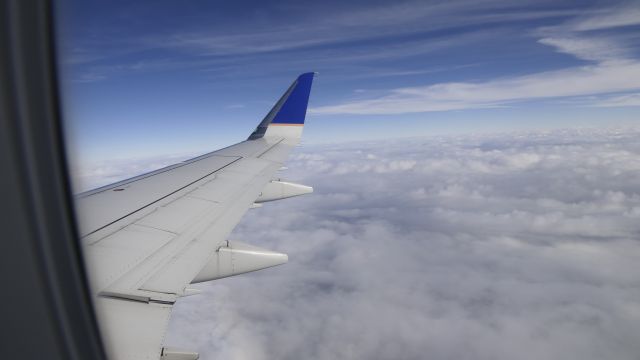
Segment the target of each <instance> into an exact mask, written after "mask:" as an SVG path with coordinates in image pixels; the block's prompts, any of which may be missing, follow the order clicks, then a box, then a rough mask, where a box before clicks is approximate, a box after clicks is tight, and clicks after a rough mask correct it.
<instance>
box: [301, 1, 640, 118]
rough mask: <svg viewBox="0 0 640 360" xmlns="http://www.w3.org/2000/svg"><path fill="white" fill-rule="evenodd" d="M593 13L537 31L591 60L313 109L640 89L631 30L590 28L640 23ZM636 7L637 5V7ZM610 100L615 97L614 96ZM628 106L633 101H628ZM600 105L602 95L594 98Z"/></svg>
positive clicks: (404, 107)
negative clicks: (626, 32)
mask: <svg viewBox="0 0 640 360" xmlns="http://www.w3.org/2000/svg"><path fill="white" fill-rule="evenodd" d="M617 11H618V12H615V13H612V12H609V13H607V14H605V15H602V16H603V17H602V18H601V17H600V15H589V17H588V18H586V19H583V20H581V21H580V22H571V23H567V24H561V25H558V26H553V27H545V28H541V29H538V30H537V31H536V32H535V35H536V36H539V40H538V43H540V44H542V45H547V46H551V47H553V48H554V49H555V51H557V52H559V53H563V54H567V55H570V56H572V57H574V58H576V59H579V60H583V61H587V62H589V63H590V64H586V65H580V66H573V67H568V68H564V69H560V70H553V71H543V72H538V73H533V74H528V75H523V76H522V75H521V76H511V77H503V78H499V79H496V80H489V81H484V82H460V83H438V84H434V85H429V86H421V87H405V88H396V89H392V90H390V91H389V92H388V93H387V94H386V95H383V96H381V97H377V98H372V99H361V100H355V101H349V102H345V103H342V104H337V105H327V106H319V107H315V108H313V109H311V112H312V113H314V114H319V115H322V114H403V113H419V112H429V111H446V110H459V109H477V108H490V107H498V106H505V105H508V104H511V103H513V102H518V101H529V100H541V99H552V98H563V97H575V96H585V95H600V94H611V93H616V92H629V91H635V90H638V89H640V85H639V84H640V61H638V59H636V58H634V57H633V56H632V55H631V54H632V51H631V50H632V44H631V40H633V39H631V40H629V38H630V37H629V36H628V35H624V34H618V35H611V34H608V35H593V34H591V33H589V34H585V33H584V31H585V30H595V29H597V30H602V29H612V28H618V27H622V26H627V25H634V24H637V22H632V21H631V20H630V18H629V17H628V16H626V15H624V14H623V13H625V12H626V11H627V10H626V9H618V10H617ZM633 11H636V10H635V9H632V12H633ZM636 12H637V11H636ZM608 104H609V106H613V105H614V104H615V103H613V102H608ZM626 104H627V106H628V105H629V102H627V103H626ZM591 105H593V106H599V103H598V100H597V99H596V101H595V102H594V103H593V104H591Z"/></svg>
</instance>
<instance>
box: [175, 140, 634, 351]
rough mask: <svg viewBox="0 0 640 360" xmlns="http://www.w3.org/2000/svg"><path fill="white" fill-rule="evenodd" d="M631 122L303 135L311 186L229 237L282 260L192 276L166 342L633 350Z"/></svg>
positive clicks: (296, 174)
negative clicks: (370, 136) (365, 137)
mask: <svg viewBox="0 0 640 360" xmlns="http://www.w3.org/2000/svg"><path fill="white" fill-rule="evenodd" d="M639 135H640V131H637V130H629V129H621V130H606V131H601V130H599V131H596V130H566V131H553V132H544V133H519V134H505V135H493V136H490V135H485V136H464V137H440V138H427V139H413V140H399V141H385V142H368V143H360V144H342V145H331V146H318V147H314V148H307V149H303V150H302V151H303V152H301V153H298V154H296V155H294V156H293V157H292V160H291V162H290V163H289V164H288V167H289V168H290V170H288V173H284V174H283V176H285V177H287V178H289V179H292V180H294V181H300V182H303V183H308V184H310V185H313V186H314V187H315V190H316V192H315V193H314V194H312V195H309V196H305V197H302V198H298V199H295V200H294V199H291V200H287V201H282V202H277V203H272V204H267V205H265V206H264V207H263V208H261V209H258V210H252V211H251V212H250V213H249V214H248V215H247V217H246V218H245V220H244V221H243V223H242V224H241V225H240V226H239V227H238V228H237V229H236V231H235V232H234V234H233V238H237V239H242V240H243V241H248V242H251V243H254V244H256V245H258V246H264V247H267V248H272V249H277V250H280V251H284V252H287V253H288V254H289V255H290V261H289V263H288V264H286V265H284V266H281V267H278V268H274V269H270V270H265V271H262V272H257V273H254V274H250V275H243V276H239V277H236V278H229V279H224V280H220V281H215V282H212V283H209V284H203V285H201V286H200V287H201V288H202V289H203V290H204V294H202V295H198V296H194V297H189V298H185V299H182V300H180V302H179V303H178V305H177V306H176V308H175V311H174V313H173V319H172V324H171V328H170V332H169V335H168V343H169V344H171V345H175V346H179V347H185V348H193V349H198V350H199V351H200V352H201V354H202V358H203V359H215V358H232V359H243V358H251V359H300V358H311V359H335V358H340V359H342V358H352V359H370V358H405V359H423V358H430V359H452V358H455V359H492V360H499V359H514V358H517V359H540V358H548V359H559V358H568V359H601V358H604V357H607V358H615V359H635V358H636V357H637V354H638V353H640V345H639V344H638V342H637V341H636V334H637V333H638V332H640V301H639V300H638V299H640V281H639V280H638V276H637V274H638V273H639V271H640V265H638V264H639V263H638V258H639V257H640V243H638V238H637V234H638V233H640V187H639V185H638V184H640V156H639V155H640V145H639V144H638V142H637V137H638V136H639Z"/></svg>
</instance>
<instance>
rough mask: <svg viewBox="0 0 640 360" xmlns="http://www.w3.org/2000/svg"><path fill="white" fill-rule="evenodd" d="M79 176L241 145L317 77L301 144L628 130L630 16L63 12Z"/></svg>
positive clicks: (87, 6)
mask: <svg viewBox="0 0 640 360" xmlns="http://www.w3.org/2000/svg"><path fill="white" fill-rule="evenodd" d="M58 13H59V17H58V26H59V39H60V42H59V47H60V51H59V54H60V67H61V69H62V71H63V72H62V74H63V76H62V87H63V96H64V104H65V106H64V111H65V118H66V121H67V129H68V132H69V138H70V140H71V141H70V145H71V146H70V152H71V153H72V155H73V156H74V157H75V158H79V160H80V161H81V162H91V161H98V160H105V159H110V158H127V157H142V156H153V155H158V154H175V153H190V152H192V153H196V152H202V151H208V150H213V149H216V148H219V147H222V146H225V145H228V144H231V143H234V142H237V141H239V140H242V139H244V138H246V136H247V135H248V134H249V133H250V132H251V131H252V129H253V128H254V127H255V126H256V124H258V122H259V121H260V120H261V119H262V117H263V116H264V115H265V114H266V113H267V112H268V111H269V109H270V107H271V106H272V104H273V103H274V102H275V101H276V100H277V98H278V97H279V96H280V95H281V93H282V92H283V91H284V90H285V89H286V88H287V87H288V85H289V84H290V82H291V81H293V79H294V78H295V77H296V76H297V75H298V74H299V73H302V72H306V71H317V72H319V76H317V78H316V81H315V84H314V87H313V89H312V95H311V100H310V108H311V109H310V114H309V115H308V119H307V121H308V122H307V126H306V129H305V136H304V141H305V142H307V143H326V142H336V141H350V140H363V139H374V138H387V137H402V136H414V135H430V134H445V133H476V132H497V131H511V130H521V129H546V128H554V127H576V126H578V127H582V126H587V127H592V126H597V127H601V126H604V127H610V126H629V125H631V126H634V125H637V124H638V121H639V120H638V114H640V56H639V55H640V52H639V51H638V50H639V49H640V35H639V34H640V31H638V30H640V6H639V5H638V3H637V2H612V1H582V2H568V1H531V2H527V1H519V2H511V1H492V0H489V1H441V2H427V1H419V2H411V1H404V2H403V1H400V2H397V1H393V2H376V1H362V2H357V1H353V2H347V3H346V2H340V1H335V2H331V1H323V2H313V1H309V2H305V1H280V2H259V1H254V2H252V1H234V2H209V1H196V0H193V1H188V2H184V1H182V2H179V1H149V2H145V1H138V2H128V1H112V2H97V1H65V2H60V3H59V11H58Z"/></svg>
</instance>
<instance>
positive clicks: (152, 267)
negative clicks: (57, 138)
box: [76, 73, 314, 359]
mask: <svg viewBox="0 0 640 360" xmlns="http://www.w3.org/2000/svg"><path fill="white" fill-rule="evenodd" d="M313 75H314V74H313V73H306V74H302V75H300V76H299V77H298V78H297V79H296V81H295V82H294V83H293V84H292V85H291V86H290V87H289V89H288V90H287V91H286V92H285V94H284V95H283V96H282V98H281V99H280V100H279V101H278V102H277V103H276V105H275V106H274V107H273V109H272V110H271V111H270V112H269V114H268V115H267V116H266V117H265V119H264V120H263V121H262V122H261V123H260V124H259V125H258V127H257V128H256V130H255V131H254V132H253V133H252V134H251V136H250V137H249V139H247V140H246V141H243V142H241V143H238V144H236V145H233V146H230V147H227V148H224V149H222V150H218V151H215V152H212V153H209V154H205V155H202V156H199V157H197V158H194V159H191V160H188V161H185V162H182V163H179V164H175V165H172V166H169V167H166V168H163V169H160V170H157V171H154V172H151V173H148V174H144V175H141V176H137V177H135V178H132V179H128V180H125V181H121V182H119V183H116V184H112V185H109V186H105V187H102V188H99V189H96V190H93V191H89V192H86V193H83V194H80V195H78V197H77V201H76V211H77V213H78V222H79V228H80V232H81V236H82V242H83V244H84V248H85V258H86V264H87V268H88V270H89V275H90V280H91V285H92V288H93V290H94V293H95V305H96V309H97V312H98V318H99V321H100V326H101V330H102V334H103V338H104V340H105V344H106V348H107V350H108V351H109V355H110V357H111V358H112V359H160V358H162V359H196V358H197V353H195V352H188V351H179V350H174V349H169V348H166V347H163V338H164V334H165V331H166V327H167V323H168V321H169V316H170V313H171V308H172V306H173V304H174V303H175V302H176V301H177V299H178V298H180V297H181V296H187V295H191V294H193V293H194V290H192V289H189V287H188V286H189V284H191V283H194V282H202V281H210V280H214V279H218V278H221V277H226V276H232V275H236V274H240V273H245V272H249V271H255V270H259V269H263V268H266V267H270V266H275V265H279V264H282V263H285V262H286V261H287V256H286V255H284V254H280V253H276V252H273V251H268V250H265V249H260V248H257V247H254V246H250V245H247V244H243V243H240V242H235V241H229V240H228V236H229V234H230V233H231V231H232V230H233V228H234V227H235V226H236V225H237V224H238V222H239V221H240V219H241V218H242V216H243V215H244V214H245V212H246V211H247V210H248V209H249V208H251V207H253V206H254V204H255V203H259V202H264V201H271V200H278V199H283V198H287V197H291V196H297V195H302V194H306V193H309V192H311V191H312V189H311V188H310V187H307V186H303V185H299V184H293V183H289V182H284V181H280V180H275V179H274V175H275V173H276V172H277V171H278V169H280V168H281V167H282V165H283V163H284V161H285V160H286V158H287V156H288V154H289V152H290V151H291V149H292V148H293V147H294V146H295V145H296V144H297V143H298V142H299V139H300V136H301V134H302V127H303V125H304V118H305V115H306V108H307V103H308V99H309V93H310V89H311V83H312V81H313Z"/></svg>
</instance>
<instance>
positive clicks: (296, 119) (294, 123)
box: [248, 72, 316, 140]
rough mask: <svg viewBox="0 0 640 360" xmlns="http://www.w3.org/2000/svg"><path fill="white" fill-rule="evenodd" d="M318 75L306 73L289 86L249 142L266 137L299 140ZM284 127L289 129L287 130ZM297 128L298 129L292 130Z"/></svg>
mask: <svg viewBox="0 0 640 360" xmlns="http://www.w3.org/2000/svg"><path fill="white" fill-rule="evenodd" d="M315 74H316V73H313V72H308V73H304V74H302V75H300V76H298V78H297V79H296V80H295V81H294V82H293V84H291V86H289V89H287V91H286V92H285V93H284V95H282V97H281V98H280V100H278V102H277V103H276V104H275V105H274V106H273V108H272V109H271V111H269V113H268V114H267V116H265V118H264V119H263V120H262V121H261V122H260V124H259V125H258V127H257V128H256V130H255V131H254V132H253V133H252V134H251V135H250V136H249V139H248V140H254V139H259V138H262V137H264V136H279V137H292V138H295V139H299V138H300V135H301V134H302V126H303V125H304V119H305V117H306V114H307V105H308V103H309V94H310V93H311V83H312V82H313V76H314V75H315ZM284 127H286V128H287V129H286V130H285V129H284ZM290 127H295V128H296V129H295V130H293V129H290Z"/></svg>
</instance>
